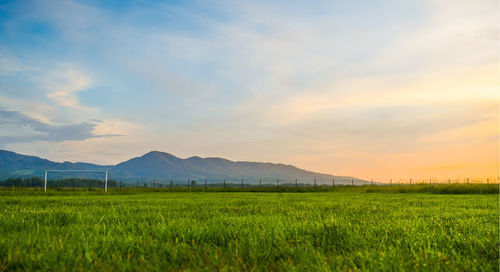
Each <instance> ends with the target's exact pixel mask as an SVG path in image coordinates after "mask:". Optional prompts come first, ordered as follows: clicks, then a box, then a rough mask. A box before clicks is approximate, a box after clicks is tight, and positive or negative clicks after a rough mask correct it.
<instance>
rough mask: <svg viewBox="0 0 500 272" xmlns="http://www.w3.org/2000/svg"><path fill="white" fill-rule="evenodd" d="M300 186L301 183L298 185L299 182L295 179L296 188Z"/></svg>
mask: <svg viewBox="0 0 500 272" xmlns="http://www.w3.org/2000/svg"><path fill="white" fill-rule="evenodd" d="M298 186H299V185H298V183H297V179H295V189H297V188H298Z"/></svg>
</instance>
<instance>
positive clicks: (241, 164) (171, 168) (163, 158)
mask: <svg viewBox="0 0 500 272" xmlns="http://www.w3.org/2000/svg"><path fill="white" fill-rule="evenodd" d="M47 169H58V170H108V171H109V177H110V178H112V179H120V180H123V181H125V182H127V181H129V182H131V181H135V180H137V179H140V180H153V179H156V180H158V181H168V180H170V179H173V180H177V181H183V180H187V179H191V180H205V179H207V180H208V182H221V181H222V180H223V179H226V180H227V181H228V182H231V181H232V182H237V181H241V179H244V180H245V183H257V182H258V181H259V179H262V181H263V182H275V181H276V179H279V180H280V183H281V184H283V183H291V182H295V179H298V180H299V182H301V183H313V180H314V179H316V182H317V183H318V184H324V183H326V184H331V183H332V179H335V183H336V184H351V180H352V179H354V181H355V184H364V183H366V181H363V180H360V179H357V178H352V177H346V176H332V175H327V174H320V173H314V172H311V171H306V170H302V169H299V168H297V167H295V166H292V165H285V164H275V163H261V162H246V161H236V162H234V161H230V160H226V159H223V158H200V157H191V158H187V159H181V158H178V157H176V156H173V155H171V154H168V153H165V152H159V151H152V152H149V153H147V154H144V155H143V156H140V157H136V158H133V159H130V160H128V161H125V162H122V163H119V164H117V165H97V164H91V163H83V162H77V163H72V162H63V163H60V162H53V161H49V160H46V159H42V158H39V157H35V156H26V155H21V154H17V153H14V152H11V151H6V150H0V179H6V178H8V177H33V176H38V177H42V176H43V173H44V171H45V170H47ZM58 175H59V176H58ZM51 176H52V177H53V178H54V177H62V174H52V173H51ZM79 176H80V177H82V176H85V177H99V176H98V175H97V174H84V173H82V174H79Z"/></svg>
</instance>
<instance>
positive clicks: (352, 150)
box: [0, 0, 500, 180]
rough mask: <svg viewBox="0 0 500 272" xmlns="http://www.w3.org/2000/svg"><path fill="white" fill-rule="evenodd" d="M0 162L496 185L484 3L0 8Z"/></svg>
mask: <svg viewBox="0 0 500 272" xmlns="http://www.w3.org/2000/svg"><path fill="white" fill-rule="evenodd" d="M0 41H1V42H0V149H6V150H10V151H14V152H17V153H21V154H27V155H34V156H39V157H42V158H46V159H50V160H54V161H73V162H76V161H83V162H90V163H98V164H116V163H119V162H121V161H125V160H128V159H130V158H132V157H136V156H141V155H143V154H145V153H147V152H149V151H153V150H157V151H162V152H167V153H170V154H173V155H175V156H177V157H181V158H187V157H191V156H200V157H222V158H225V159H229V160H233V161H255V162H273V163H284V164H290V165H294V166H296V167H299V168H301V169H306V170H310V171H314V172H320V173H325V174H332V175H345V176H355V177H358V178H363V179H370V178H375V179H378V180H384V179H388V178H395V179H397V178H409V177H413V178H429V177H441V178H442V177H491V176H494V177H497V176H498V174H499V173H498V172H499V137H500V133H499V99H500V89H499V83H500V82H499V76H500V62H499V54H500V53H499V45H500V43H499V3H498V1H487V0H482V1H465V0H463V1H444V0H439V1H430V0H429V1H394V0H387V1H367V2H366V1H365V2H363V3H361V2H352V1H319V2H314V3H303V2H300V1H273V2H272V3H269V2H267V1H258V2H252V3H244V2H233V1H185V2H174V1H172V2H170V1H167V2H157V1H139V2H136V1H116V2H114V1H106V2H100V1H86V2H83V1H82V2H80V1H63V2H59V1H9V2H3V3H1V4H0Z"/></svg>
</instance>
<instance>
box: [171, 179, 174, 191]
mask: <svg viewBox="0 0 500 272" xmlns="http://www.w3.org/2000/svg"><path fill="white" fill-rule="evenodd" d="M173 184H174V182H173V181H172V179H170V191H172V185H173Z"/></svg>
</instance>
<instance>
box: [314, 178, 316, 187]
mask: <svg viewBox="0 0 500 272" xmlns="http://www.w3.org/2000/svg"><path fill="white" fill-rule="evenodd" d="M314 188H316V179H314Z"/></svg>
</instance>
